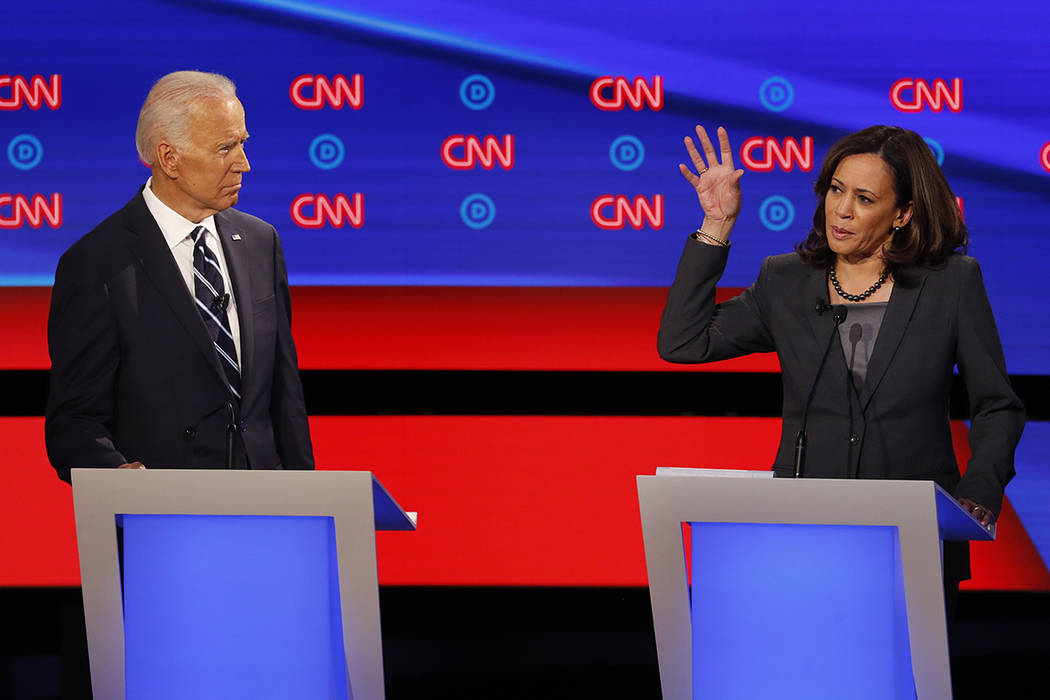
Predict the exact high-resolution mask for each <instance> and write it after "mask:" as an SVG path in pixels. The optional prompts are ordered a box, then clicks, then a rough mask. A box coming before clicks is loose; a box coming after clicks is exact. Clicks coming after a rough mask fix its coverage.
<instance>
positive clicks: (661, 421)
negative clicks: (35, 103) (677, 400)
mask: <svg viewBox="0 0 1050 700" xmlns="http://www.w3.org/2000/svg"><path fill="white" fill-rule="evenodd" d="M311 426H312V428H313V431H314V443H315V448H316V452H317V457H318V460H319V461H320V463H322V464H324V465H326V466H327V467H330V468H346V469H370V470H372V471H374V472H375V473H376V474H377V475H378V476H379V478H380V479H381V480H382V481H383V483H384V484H385V485H386V486H387V488H389V489H390V492H391V493H392V494H393V495H394V497H395V498H397V500H398V501H399V502H400V503H401V504H402V505H403V506H405V508H407V509H408V510H418V511H419V513H420V516H419V517H420V521H419V522H420V526H419V530H418V531H417V532H415V533H382V534H381V535H380V538H379V551H380V581H381V582H383V583H386V584H419V585H426V584H443V585H486V584H492V585H645V582H646V579H645V567H644V561H643V557H642V537H641V526H640V522H639V518H638V502H637V496H636V492H635V482H634V476H635V475H636V474H644V473H649V474H651V473H652V472H653V470H654V469H655V468H656V467H657V466H723V467H738V468H743V467H762V466H765V465H768V464H769V462H770V460H771V459H772V455H773V453H774V450H775V447H776V443H777V439H778V435H779V429H780V428H779V420H778V419H772V418H678V417H674V418H660V417H656V418H637V417H597V418H596V417H520V416H475V417H464V416H383V417H316V418H312V419H311ZM964 433H965V428H964V427H962V426H959V429H958V434H959V435H963V434H964ZM0 441H2V443H3V444H4V445H6V446H7V448H8V449H7V455H6V464H5V467H4V469H3V472H2V473H3V481H2V484H0V533H2V535H0V585H5V586H51V585H77V584H78V583H79V572H78V567H77V560H76V548H75V540H74V533H73V507H72V498H71V496H70V490H69V487H68V486H67V485H66V484H64V483H62V482H60V481H59V480H58V479H57V477H55V475H54V471H53V470H52V469H51V467H50V466H48V464H47V460H46V457H45V455H44V450H43V419H41V418H3V419H0ZM974 574H975V579H974V582H973V583H972V584H969V585H968V587H970V588H996V589H1015V590H1050V574H1048V573H1047V570H1046V567H1045V566H1044V565H1043V563H1042V561H1041V560H1040V559H1039V556H1038V554H1037V552H1036V551H1035V548H1034V547H1033V546H1032V543H1031V541H1030V540H1029V538H1028V535H1027V533H1025V531H1024V528H1023V526H1022V525H1021V523H1020V522H1019V521H1018V520H1017V517H1016V515H1014V514H1013V511H1012V510H1011V509H1010V508H1009V507H1008V506H1007V507H1006V508H1004V510H1003V516H1002V519H1001V520H1000V530H999V541H998V542H996V543H993V544H988V545H983V544H982V545H978V546H975V547H974Z"/></svg>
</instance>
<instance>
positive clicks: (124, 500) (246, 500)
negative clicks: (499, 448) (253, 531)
mask: <svg viewBox="0 0 1050 700" xmlns="http://www.w3.org/2000/svg"><path fill="white" fill-rule="evenodd" d="M71 474H72V482H73V502H74V507H76V508H77V509H78V510H79V509H80V505H81V504H83V503H87V502H91V503H93V504H95V505H96V506H99V507H101V508H103V509H111V511H112V512H113V513H128V514H130V513H138V514H147V513H148V514H180V515H314V516H329V515H335V514H337V513H342V512H345V509H346V500H347V499H346V497H345V496H346V494H348V493H350V492H351V491H356V490H357V489H368V491H369V492H370V493H371V500H372V504H373V515H374V520H375V529H377V530H414V529H415V528H416V525H415V521H414V519H413V518H411V517H409V515H408V514H406V513H405V511H404V510H403V509H402V508H401V506H400V505H398V503H397V501H395V500H394V499H393V498H392V497H391V496H390V494H389V493H388V492H387V490H386V489H385V488H384V487H383V485H382V484H381V483H380V482H379V480H378V479H376V477H375V475H374V474H372V472H367V471H309V470H288V471H283V470H258V471H252V470H240V469H235V470H226V469H73V470H72V472H71Z"/></svg>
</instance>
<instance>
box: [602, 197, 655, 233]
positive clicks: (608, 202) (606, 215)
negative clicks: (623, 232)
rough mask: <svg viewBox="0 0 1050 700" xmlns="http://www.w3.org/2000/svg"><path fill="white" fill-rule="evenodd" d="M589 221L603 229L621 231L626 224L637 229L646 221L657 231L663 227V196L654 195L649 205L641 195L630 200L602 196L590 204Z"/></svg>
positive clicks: (627, 198)
mask: <svg viewBox="0 0 1050 700" xmlns="http://www.w3.org/2000/svg"><path fill="white" fill-rule="evenodd" d="M591 221H593V222H594V225H595V226H597V227H598V228H604V229H621V228H623V227H624V226H626V225H628V224H630V226H631V228H634V229H639V228H642V227H643V226H645V222H646V221H648V222H649V226H650V227H652V228H653V229H654V230H657V231H659V230H660V229H662V228H663V227H664V196H663V195H662V194H654V195H653V201H652V203H650V202H649V200H647V199H646V198H645V197H643V196H642V195H638V196H637V197H635V198H634V199H633V200H631V199H630V198H629V197H627V196H625V195H622V194H617V195H612V194H603V195H602V196H601V197H598V198H597V199H596V200H594V202H592V203H591Z"/></svg>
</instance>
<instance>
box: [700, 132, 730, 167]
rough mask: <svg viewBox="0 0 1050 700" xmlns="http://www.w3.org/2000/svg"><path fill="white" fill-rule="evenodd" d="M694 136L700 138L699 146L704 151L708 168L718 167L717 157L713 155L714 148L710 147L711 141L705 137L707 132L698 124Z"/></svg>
mask: <svg viewBox="0 0 1050 700" xmlns="http://www.w3.org/2000/svg"><path fill="white" fill-rule="evenodd" d="M696 135H697V136H699V137H700V145H701V146H702V147H703V149H704V156H705V157H706V158H707V165H708V167H712V168H713V167H714V166H716V165H718V155H717V154H716V153H715V147H714V146H712V145H711V139H709V138H708V137H707V131H706V130H705V129H704V127H702V126H700V125H699V124H697V125H696ZM727 138H728V137H727Z"/></svg>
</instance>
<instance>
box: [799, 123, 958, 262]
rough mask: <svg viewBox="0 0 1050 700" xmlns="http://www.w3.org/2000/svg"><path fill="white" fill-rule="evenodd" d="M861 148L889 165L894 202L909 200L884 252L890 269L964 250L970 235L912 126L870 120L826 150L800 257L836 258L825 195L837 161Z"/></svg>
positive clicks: (811, 259)
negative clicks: (907, 215)
mask: <svg viewBox="0 0 1050 700" xmlns="http://www.w3.org/2000/svg"><path fill="white" fill-rule="evenodd" d="M861 153H874V154H875V155H877V156H879V157H880V158H882V160H883V161H884V162H885V163H886V165H888V166H889V169H890V172H891V173H892V174H893V191H894V193H895V194H896V196H897V202H896V204H897V206H904V205H906V204H907V203H908V202H911V203H912V216H911V220H910V221H909V222H908V223H907V224H906V225H905V226H902V227H901V229H900V230H899V231H897V232H896V233H895V234H893V236H892V238H891V240H890V244H889V246H887V247H886V249H885V251H884V253H883V257H884V258H885V260H886V267H887V268H888V269H889V271H890V274H892V275H897V274H898V273H902V272H906V271H907V270H908V269H909V268H912V267H918V266H922V267H940V266H942V265H944V263H945V262H946V261H947V259H948V256H950V255H952V254H953V253H956V252H966V247H967V245H968V244H969V236H968V235H967V233H966V224H965V223H964V222H963V218H962V212H960V211H959V205H958V203H957V202H956V200H955V195H954V194H953V193H952V188H951V187H949V186H948V181H947V180H946V179H945V177H944V173H943V172H942V171H941V167H940V166H939V165H937V161H936V160H935V159H934V157H933V153H932V152H931V151H930V147H929V146H928V145H927V144H926V142H925V141H923V140H922V137H921V136H919V135H918V134H916V133H915V132H914V131H908V130H907V129H902V128H900V127H897V126H869V127H868V128H867V129H863V130H861V131H858V132H856V133H853V134H850V135H849V136H847V137H845V138H843V139H841V140H840V141H839V142H838V143H836V144H835V145H834V146H832V147H831V150H830V151H828V154H827V156H825V158H824V164H823V165H822V166H821V168H820V175H819V177H817V182H816V184H815V185H814V187H813V191H814V192H816V194H817V210H816V211H815V212H813V228H812V229H810V232H809V234H808V235H807V236H806V239H805V240H804V241H802V242H801V243H799V244H797V245H796V246H795V252H796V253H798V255H799V257H800V258H802V260H804V261H805V262H806V263H807V264H809V265H811V266H813V267H815V268H818V269H821V270H823V269H827V268H828V267H829V266H830V265H831V264H832V262H834V260H835V253H834V252H833V251H832V250H831V248H830V247H828V239H827V227H826V221H825V218H824V200H825V199H826V198H827V195H828V188H829V187H831V178H832V176H833V175H834V174H835V170H836V169H837V168H838V167H839V163H841V162H842V160H843V158H846V157H848V156H852V155H857V154H861Z"/></svg>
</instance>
